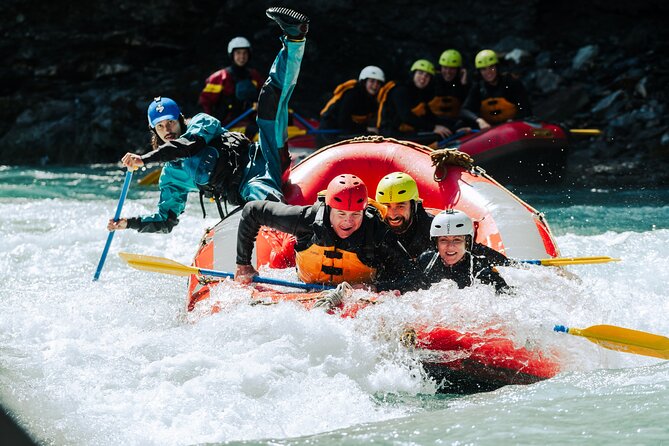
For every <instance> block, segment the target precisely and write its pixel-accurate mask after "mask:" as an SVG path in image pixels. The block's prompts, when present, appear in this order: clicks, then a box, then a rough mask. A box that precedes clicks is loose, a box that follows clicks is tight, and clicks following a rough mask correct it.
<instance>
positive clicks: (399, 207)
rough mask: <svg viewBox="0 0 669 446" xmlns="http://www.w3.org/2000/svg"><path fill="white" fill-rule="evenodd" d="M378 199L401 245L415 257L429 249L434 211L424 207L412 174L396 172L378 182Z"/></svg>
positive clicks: (387, 221)
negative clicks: (431, 212) (428, 210)
mask: <svg viewBox="0 0 669 446" xmlns="http://www.w3.org/2000/svg"><path fill="white" fill-rule="evenodd" d="M376 201H377V202H378V203H380V204H382V205H384V206H385V207H386V209H387V210H386V213H385V215H384V221H385V222H386V223H387V224H388V226H389V227H390V229H391V230H392V231H393V232H394V233H395V235H396V236H397V239H398V242H399V245H400V247H401V249H402V250H403V251H404V252H406V253H407V255H408V256H409V257H411V259H412V260H413V261H417V260H418V256H419V255H421V254H422V253H423V252H424V251H427V250H428V249H430V248H431V247H432V246H433V244H432V240H431V239H430V224H431V223H432V218H433V215H432V214H430V213H429V212H427V211H426V210H425V209H424V208H423V203H422V201H421V199H420V198H419V197H418V185H417V184H416V181H415V180H414V179H413V178H412V177H411V175H409V174H407V173H404V172H393V173H391V174H388V175H386V176H385V177H383V178H382V179H381V181H379V184H378V185H377V186H376Z"/></svg>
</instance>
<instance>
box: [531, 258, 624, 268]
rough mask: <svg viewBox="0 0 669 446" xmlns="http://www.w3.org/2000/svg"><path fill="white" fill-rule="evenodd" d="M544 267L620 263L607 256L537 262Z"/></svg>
mask: <svg viewBox="0 0 669 446" xmlns="http://www.w3.org/2000/svg"><path fill="white" fill-rule="evenodd" d="M539 262H541V264H542V265H545V266H564V265H586V264H592V263H608V262H620V259H614V258H613V257H608V256H598V257H556V258H554V259H541V260H539Z"/></svg>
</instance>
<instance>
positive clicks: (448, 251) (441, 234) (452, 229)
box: [418, 209, 510, 293]
mask: <svg viewBox="0 0 669 446" xmlns="http://www.w3.org/2000/svg"><path fill="white" fill-rule="evenodd" d="M430 237H432V241H433V243H434V248H433V250H429V251H426V252H424V253H423V254H421V256H420V257H419V258H418V267H419V269H420V270H421V271H422V272H423V274H424V276H425V277H424V283H423V284H422V285H421V286H420V288H423V289H427V288H429V287H430V286H431V284H433V283H437V282H441V281H442V280H443V279H450V280H453V281H454V282H455V283H457V284H458V288H465V287H468V286H471V285H473V284H474V280H478V281H480V282H482V283H484V284H489V285H494V286H495V289H496V290H497V292H498V293H500V292H508V291H509V290H510V287H509V286H508V285H507V284H506V282H505V281H504V279H503V278H502V276H500V275H499V273H498V272H497V271H496V270H495V268H494V267H495V266H496V265H509V263H510V262H509V260H508V259H507V258H506V257H505V256H504V255H502V254H500V253H499V252H497V251H495V250H494V249H491V248H489V247H487V246H485V245H481V244H479V243H475V242H474V224H473V222H472V220H471V218H469V216H468V215H467V214H465V213H464V212H461V211H457V210H452V209H449V210H445V211H442V212H440V213H439V214H437V215H436V216H435V217H434V219H433V220H432V224H431V226H430Z"/></svg>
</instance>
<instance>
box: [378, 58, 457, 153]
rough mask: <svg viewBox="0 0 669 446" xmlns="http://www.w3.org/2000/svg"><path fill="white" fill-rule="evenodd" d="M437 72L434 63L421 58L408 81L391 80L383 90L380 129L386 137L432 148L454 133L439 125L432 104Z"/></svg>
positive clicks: (380, 92)
mask: <svg viewBox="0 0 669 446" xmlns="http://www.w3.org/2000/svg"><path fill="white" fill-rule="evenodd" d="M435 73H436V71H435V69H434V65H433V64H432V62H430V61H429V60H425V59H419V60H417V61H415V62H414V63H413V65H411V79H409V81H408V82H405V83H401V84H396V83H395V82H394V81H390V82H388V83H387V84H386V85H384V86H383V87H382V88H381V90H380V91H379V112H378V117H377V127H378V128H379V132H380V133H381V134H382V135H384V136H390V137H393V138H398V139H405V140H410V141H415V142H418V143H420V144H425V145H428V144H431V143H434V142H436V141H439V140H441V139H443V138H447V137H449V136H451V135H452V134H453V132H452V130H451V129H449V128H448V127H446V126H443V125H441V124H438V123H437V118H436V116H435V115H434V114H433V113H432V111H431V110H430V107H429V105H428V104H429V103H430V101H431V100H432V98H433V97H434V82H432V79H433V77H434V75H435Z"/></svg>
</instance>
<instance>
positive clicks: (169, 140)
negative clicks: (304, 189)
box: [107, 8, 309, 233]
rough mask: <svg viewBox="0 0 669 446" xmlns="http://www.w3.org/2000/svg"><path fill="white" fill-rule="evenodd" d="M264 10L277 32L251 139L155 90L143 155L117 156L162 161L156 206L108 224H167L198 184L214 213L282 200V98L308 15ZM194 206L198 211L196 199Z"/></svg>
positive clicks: (291, 81) (144, 227)
mask: <svg viewBox="0 0 669 446" xmlns="http://www.w3.org/2000/svg"><path fill="white" fill-rule="evenodd" d="M266 14H267V16H268V17H269V18H271V19H272V20H274V21H275V22H277V23H278V24H279V26H280V27H281V29H282V30H283V33H284V36H283V37H282V38H281V40H282V48H281V51H279V54H278V55H277V57H276V59H275V60H274V64H273V65H272V68H271V70H270V74H269V78H268V79H267V81H266V82H265V84H264V85H263V87H262V90H261V92H260V96H259V97H258V114H257V118H256V120H257V123H258V127H259V129H260V140H259V142H258V143H251V142H250V141H249V140H248V139H247V138H246V137H245V136H244V135H242V134H241V133H235V132H230V131H228V130H226V129H224V128H223V127H221V123H220V122H219V121H218V120H217V119H215V118H213V117H211V116H209V115H207V114H204V113H200V114H197V115H195V116H194V117H193V118H192V119H191V120H190V121H189V122H188V123H186V122H185V120H184V117H183V115H182V114H181V111H180V109H179V107H178V105H177V104H176V103H175V102H174V101H173V100H171V99H168V98H156V100H154V101H153V102H152V103H151V104H150V105H149V109H148V118H149V126H150V127H151V131H152V132H153V146H154V149H155V150H153V151H152V152H149V153H147V154H146V155H143V156H140V155H137V154H134V153H127V154H126V155H125V156H124V157H123V159H122V162H123V164H124V165H125V166H126V167H128V168H131V169H132V168H137V167H141V166H143V165H144V164H145V163H148V162H151V161H165V162H166V164H165V166H164V168H163V172H162V174H161V176H160V181H159V186H160V201H159V203H158V212H157V213H156V214H154V215H150V216H146V217H141V218H137V217H136V218H128V219H125V218H122V219H120V220H119V221H118V222H114V221H113V220H109V223H108V225H107V228H108V229H109V230H110V231H113V230H118V229H126V228H131V229H136V230H137V231H139V232H162V233H167V232H170V231H171V230H172V228H173V227H174V226H175V225H176V224H178V223H179V215H181V213H182V212H183V211H184V209H185V207H186V200H187V197H188V193H189V192H190V191H196V190H198V189H199V190H200V199H201V202H202V197H203V196H204V197H211V198H214V199H215V200H216V202H217V205H218V210H219V213H220V214H221V218H223V216H224V215H223V210H222V208H221V204H220V203H221V201H223V203H230V204H233V205H237V204H243V203H245V202H248V201H252V200H265V199H271V200H275V201H282V200H283V194H282V192H281V174H282V172H283V170H285V168H287V167H288V166H289V165H290V155H288V149H287V146H286V140H285V137H286V134H287V132H286V128H287V125H288V101H289V99H290V96H291V94H292V92H293V89H294V87H295V84H296V83H297V77H298V75H299V72H300V64H301V62H302V56H303V54H304V45H305V38H304V36H305V34H306V33H307V31H308V29H309V19H308V18H307V17H306V16H304V15H303V14H300V13H298V12H295V11H293V10H290V9H287V8H269V9H268V10H267V12H266ZM202 208H203V211H204V205H203V206H202ZM226 209H227V205H226Z"/></svg>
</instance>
